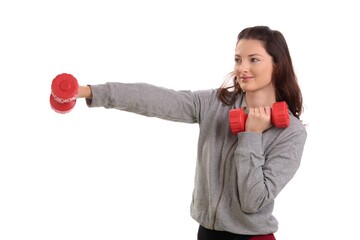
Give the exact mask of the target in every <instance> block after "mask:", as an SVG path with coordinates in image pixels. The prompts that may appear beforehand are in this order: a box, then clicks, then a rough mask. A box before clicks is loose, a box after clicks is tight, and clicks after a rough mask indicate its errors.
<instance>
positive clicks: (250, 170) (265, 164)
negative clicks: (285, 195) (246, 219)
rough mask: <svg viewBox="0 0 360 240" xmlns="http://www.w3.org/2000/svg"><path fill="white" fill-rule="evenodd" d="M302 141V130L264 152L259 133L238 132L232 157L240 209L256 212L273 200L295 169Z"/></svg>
mask: <svg viewBox="0 0 360 240" xmlns="http://www.w3.org/2000/svg"><path fill="white" fill-rule="evenodd" d="M305 140H306V132H305V131H304V130H299V131H295V132H292V133H289V134H288V135H287V136H286V137H284V138H282V139H281V140H280V141H279V142H277V143H274V146H273V147H272V149H271V150H270V151H269V152H268V153H267V154H265V153H264V150H263V143H262V134H259V133H250V132H243V133H241V134H239V145H238V147H237V149H236V151H235V153H234V156H235V161H236V167H237V174H238V187H239V195H240V196H239V198H240V203H241V207H242V210H243V211H244V212H247V213H254V212H258V211H260V210H261V209H262V208H263V207H264V206H266V205H267V204H269V203H271V202H273V201H274V199H275V197H276V196H277V195H278V194H279V192H280V191H281V190H282V189H283V188H284V187H285V185H286V184H287V183H288V182H289V181H290V180H291V179H292V178H293V176H294V175H295V173H296V171H297V169H298V168H299V166H300V161H301V156H302V152H303V148H304V144H305Z"/></svg>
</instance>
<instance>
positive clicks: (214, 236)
mask: <svg viewBox="0 0 360 240" xmlns="http://www.w3.org/2000/svg"><path fill="white" fill-rule="evenodd" d="M253 237H254V239H274V240H275V237H274V236H273V235H272V234H270V235H265V236H264V238H261V236H252V235H240V234H234V233H230V232H223V231H215V230H210V229H206V228H204V227H203V226H201V225H200V227H199V231H198V240H250V239H251V238H253Z"/></svg>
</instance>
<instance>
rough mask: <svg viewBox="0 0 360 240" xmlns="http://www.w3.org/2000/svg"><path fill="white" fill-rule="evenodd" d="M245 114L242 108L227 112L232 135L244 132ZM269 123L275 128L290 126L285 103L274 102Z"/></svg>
mask: <svg viewBox="0 0 360 240" xmlns="http://www.w3.org/2000/svg"><path fill="white" fill-rule="evenodd" d="M246 120H247V114H246V113H245V112H244V110H243V109H242V108H236V109H232V110H230V111H229V122H230V129H231V132H232V133H233V134H237V133H239V132H244V131H245V123H246ZM271 122H272V123H273V124H274V126H275V127H276V128H286V127H288V126H289V124H290V117H289V110H288V106H287V104H286V102H285V101H282V102H276V103H274V104H273V105H272V108H271Z"/></svg>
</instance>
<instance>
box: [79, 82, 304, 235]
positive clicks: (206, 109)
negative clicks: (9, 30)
mask: <svg viewBox="0 0 360 240" xmlns="http://www.w3.org/2000/svg"><path fill="white" fill-rule="evenodd" d="M91 89H92V99H91V100H90V99H87V100H86V101H87V104H88V106H89V107H105V108H116V109H119V110H124V111H129V112H133V113H137V114H141V115H145V116H148V117H157V118H161V119H165V120H170V121H177V122H184V123H197V124H199V127H200V131H199V139H198V150H197V163H196V173H195V184H194V190H193V198H192V202H191V208H190V212H191V216H192V217H193V218H194V219H195V220H196V221H197V222H198V223H199V224H201V225H202V226H203V227H205V228H208V229H213V230H218V231H228V232H232V233H236V234H245V235H261V234H268V233H274V232H276V231H277V229H278V222H277V220H276V219H275V217H274V216H273V215H272V212H273V208H274V199H275V198H276V196H277V195H278V194H279V192H280V191H281V190H282V189H283V188H284V187H285V185H286V184H287V183H288V182H289V181H290V180H291V179H292V178H293V176H294V174H295V173H296V171H297V169H298V168H299V165H300V161H301V156H302V153H303V149H304V145H305V141H306V135H307V134H306V130H305V128H304V126H303V124H302V123H301V122H300V121H299V120H298V119H297V118H295V117H294V116H293V115H292V114H291V113H289V114H290V126H289V127H287V128H284V129H277V128H275V127H271V128H270V129H268V130H266V131H265V132H263V133H262V134H259V133H254V132H240V133H238V134H237V135H234V134H232V133H231V131H230V126H229V118H228V116H229V111H230V110H231V109H232V108H234V107H239V106H240V99H241V98H240V97H239V99H238V101H237V103H235V105H234V106H226V105H224V104H223V103H222V102H221V101H220V100H219V99H218V98H217V91H216V89H210V90H202V91H174V90H171V89H166V88H162V87H157V86H153V85H149V84H145V83H131V84H126V83H106V84H101V85H93V86H91Z"/></svg>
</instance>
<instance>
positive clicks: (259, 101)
mask: <svg viewBox="0 0 360 240" xmlns="http://www.w3.org/2000/svg"><path fill="white" fill-rule="evenodd" d="M245 102H246V105H247V106H248V107H250V108H254V107H266V106H270V107H271V106H272V104H273V103H275V102H276V97H275V91H272V92H264V91H260V92H256V91H255V92H252V91H248V92H246V94H245Z"/></svg>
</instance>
